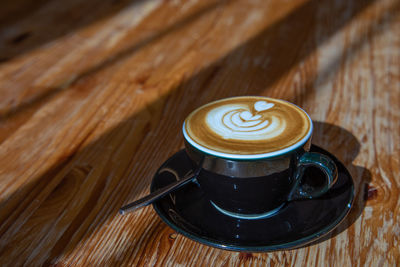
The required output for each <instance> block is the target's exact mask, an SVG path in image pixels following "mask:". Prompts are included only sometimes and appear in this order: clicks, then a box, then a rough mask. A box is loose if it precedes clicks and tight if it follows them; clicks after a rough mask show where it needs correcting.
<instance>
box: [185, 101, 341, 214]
mask: <svg viewBox="0 0 400 267" xmlns="http://www.w3.org/2000/svg"><path fill="white" fill-rule="evenodd" d="M312 131H313V124H312V121H311V119H310V117H309V116H308V114H307V113H306V112H305V111H304V110H303V109H301V108H300V107H298V106H296V105H294V104H292V103H289V102H287V101H284V100H279V99H274V98H268V97H261V96H241V97H231V98H225V99H221V100H217V101H214V102H211V103H208V104H206V105H204V106H201V107H199V108H197V109H196V110H194V111H193V112H192V113H191V114H190V115H189V116H188V117H187V118H186V120H185V122H184V124H183V135H184V139H185V149H186V152H187V154H188V155H189V157H190V159H191V160H192V161H193V163H194V164H195V165H196V166H197V167H198V169H200V170H201V171H200V172H198V173H199V174H198V176H197V178H196V179H197V182H198V184H199V185H200V187H201V189H202V191H203V192H204V194H205V196H206V197H207V198H208V199H209V201H210V202H211V204H212V205H214V207H215V208H216V209H217V210H218V211H220V212H221V213H224V214H225V215H228V216H231V217H235V218H239V219H259V218H265V217H268V216H273V215H274V214H276V213H277V212H279V211H280V210H282V209H283V208H284V207H285V205H286V204H287V203H288V202H290V201H294V200H299V199H310V198H317V197H319V196H321V195H323V194H324V193H326V192H327V191H328V190H329V189H330V188H331V187H332V185H333V184H334V183H335V182H336V180H337V168H336V165H335V163H334V162H333V160H332V159H330V158H329V157H327V156H326V155H323V154H319V153H314V152H309V149H310V146H311V136H312ZM308 167H316V168H318V169H320V170H321V171H322V173H323V175H321V177H323V180H322V181H319V183H317V184H318V185H315V184H309V183H307V182H306V181H305V179H303V174H304V171H305V169H306V168H308Z"/></svg>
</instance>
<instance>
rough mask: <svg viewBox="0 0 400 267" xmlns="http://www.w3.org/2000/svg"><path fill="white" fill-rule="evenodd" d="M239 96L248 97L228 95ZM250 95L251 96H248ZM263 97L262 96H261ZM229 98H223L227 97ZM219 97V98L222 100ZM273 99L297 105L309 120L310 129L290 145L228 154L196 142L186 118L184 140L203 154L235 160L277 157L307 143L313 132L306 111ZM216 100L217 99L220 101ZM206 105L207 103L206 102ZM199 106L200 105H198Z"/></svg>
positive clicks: (311, 123) (183, 128) (183, 126)
mask: <svg viewBox="0 0 400 267" xmlns="http://www.w3.org/2000/svg"><path fill="white" fill-rule="evenodd" d="M240 97H249V96H239V97H229V98H240ZM250 97H251V96H250ZM261 97H263V96H261ZM229 98H223V99H229ZM264 98H271V97H264ZM223 99H220V100H223ZM272 99H274V100H279V101H284V102H286V103H289V104H291V105H293V106H295V107H297V108H298V109H300V110H301V111H303V112H304V114H306V116H307V118H308V120H309V122H310V129H309V131H308V132H307V134H306V135H305V136H304V137H303V138H302V139H300V140H299V141H298V142H296V143H294V144H293V145H291V146H288V147H285V148H282V149H279V150H276V151H272V152H267V153H261V154H247V155H240V154H230V153H224V152H218V151H215V150H212V149H209V148H206V147H204V146H202V145H200V144H198V143H196V142H195V141H194V140H193V139H192V138H191V137H190V136H189V135H188V134H187V132H186V127H185V123H186V119H185V121H184V122H183V125H182V132H183V136H184V138H185V140H186V141H187V142H188V143H189V144H190V145H191V146H193V147H194V148H196V149H197V150H199V151H200V152H203V153H205V154H208V155H211V156H215V157H219V158H225V159H234V160H235V159H236V160H258V159H265V158H271V157H277V156H281V155H283V154H287V153H289V152H291V151H293V150H295V149H297V148H299V147H301V146H303V145H304V144H305V143H307V141H308V140H309V139H310V137H311V134H312V132H313V128H314V127H313V122H312V120H311V118H310V115H308V113H307V112H306V111H305V110H304V109H302V108H301V107H299V106H297V105H296V104H293V103H291V102H289V101H286V100H283V99H277V98H272ZM220 100H217V101H220ZM217 101H213V102H217ZM213 102H210V103H208V104H211V103H213ZM206 105H207V104H206ZM199 108H200V107H199ZM193 112H194V111H193Z"/></svg>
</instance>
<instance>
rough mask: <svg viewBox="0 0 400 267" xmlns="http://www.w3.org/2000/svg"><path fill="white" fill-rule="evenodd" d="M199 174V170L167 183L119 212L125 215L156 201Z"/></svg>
mask: <svg viewBox="0 0 400 267" xmlns="http://www.w3.org/2000/svg"><path fill="white" fill-rule="evenodd" d="M198 174H199V171H196V172H195V173H194V174H193V173H192V174H190V175H188V176H187V177H184V178H183V179H181V180H178V181H176V182H173V183H172V184H169V185H167V186H166V187H163V188H160V189H158V190H156V191H154V192H153V193H151V194H150V195H147V196H145V197H143V198H141V199H139V200H136V201H134V202H132V203H129V204H127V205H125V206H123V207H122V208H120V210H119V213H120V214H121V215H124V214H125V213H127V212H132V211H134V210H137V209H139V208H142V207H144V206H147V205H149V204H151V203H153V202H154V201H156V200H158V199H159V198H162V197H163V196H165V195H167V194H169V193H171V192H173V191H175V190H177V189H178V188H180V187H182V186H184V185H185V184H187V183H189V182H190V181H192V180H194V179H195V178H196V177H197V176H198Z"/></svg>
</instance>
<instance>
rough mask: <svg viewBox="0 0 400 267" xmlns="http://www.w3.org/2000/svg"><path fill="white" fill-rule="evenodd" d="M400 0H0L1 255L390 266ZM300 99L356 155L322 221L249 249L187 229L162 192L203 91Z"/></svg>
mask: <svg viewBox="0 0 400 267" xmlns="http://www.w3.org/2000/svg"><path fill="white" fill-rule="evenodd" d="M399 10H400V2H399V1H396V0H380V1H377V0H375V1H374V0H364V1H347V0H324V1H320V0H308V1H306V0H291V1H280V0H252V1H250V0H248V1H245V0H243V1H239V0H236V1H235V0H231V1H213V0H207V1H196V0H194V1H179V0H173V1H172V0H171V1H158V0H138V1H124V0H122V1H116V0H105V1H96V0H85V1H83V0H72V1H61V0H60V1H46V0H43V1H27V0H18V1H11V0H10V1H3V3H2V6H1V9H0V40H1V41H0V90H1V91H0V92H1V98H0V144H1V146H0V163H1V167H0V175H1V178H0V196H1V199H0V205H1V208H0V236H1V238H0V265H1V266H19V265H23V264H25V265H27V266H39V265H55V266H71V265H72V266H105V265H131V266H139V265H144V266H153V265H157V266H165V265H170V266H200V265H204V266H210V265H216V266H221V265H224V266H236V265H239V264H244V265H249V266H250V265H251V266H269V265H271V266H280V265H290V266H311V265H316V266H322V265H326V266H394V265H395V264H396V263H397V264H398V263H399V262H400V252H399V245H400V243H399V241H400V240H399V239H400V213H399V208H398V206H399V201H400V198H399V195H400V194H399V193H400V178H399V175H400V162H399V161H400V140H399V139H400V13H399V12H400V11H399ZM237 95H263V96H271V97H276V98H282V99H286V100H289V101H291V102H294V103H296V104H298V105H300V106H302V107H304V109H305V110H307V111H308V113H309V114H310V115H311V117H312V119H313V120H314V121H315V132H314V137H313V142H314V143H315V144H317V145H319V146H321V147H323V148H325V149H327V150H329V151H330V152H332V153H333V154H335V155H336V156H337V157H338V158H339V159H340V160H341V161H342V162H343V163H344V164H345V165H346V167H347V168H348V169H349V171H350V173H351V174H352V175H353V178H354V182H355V185H356V200H355V204H354V207H353V209H352V210H351V213H350V214H349V216H348V217H347V218H346V219H345V221H343V222H342V223H341V224H340V225H339V227H338V228H336V229H335V230H334V231H333V232H332V233H330V234H329V235H328V236H327V237H325V238H323V239H322V240H319V241H317V242H314V243H313V244H311V245H307V246H304V247H302V248H299V249H293V250H286V251H279V252H273V253H239V252H230V251H224V250H219V249H214V248H211V247H208V246H204V245H201V244H199V243H197V242H194V241H192V240H190V239H188V238H186V237H184V236H182V235H180V234H176V233H175V232H174V231H173V230H172V229H171V228H169V227H168V226H167V225H166V224H164V223H163V222H162V221H161V219H160V218H159V217H158V216H157V215H156V213H155V212H154V210H153V209H152V208H151V207H146V208H144V209H142V210H140V211H137V212H135V213H132V214H129V215H127V216H121V215H119V214H118V208H119V207H120V206H122V205H123V204H126V203H128V202H130V201H132V200H134V199H136V198H138V197H141V196H144V195H146V194H148V193H149V186H150V183H151V179H152V177H153V174H154V173H155V171H156V170H157V168H158V167H159V166H160V164H161V163H162V162H164V161H165V160H166V159H167V158H168V157H169V156H171V155H172V154H173V153H175V152H176V151H178V150H179V149H180V148H182V147H183V137H182V135H181V125H182V122H183V120H184V118H185V116H186V115H187V114H188V113H189V112H190V111H192V110H193V109H194V108H196V107H198V106H200V105H202V104H204V103H207V102H209V101H212V100H215V99H219V98H223V97H228V96H237Z"/></svg>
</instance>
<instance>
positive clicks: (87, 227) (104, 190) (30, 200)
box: [0, 0, 372, 264]
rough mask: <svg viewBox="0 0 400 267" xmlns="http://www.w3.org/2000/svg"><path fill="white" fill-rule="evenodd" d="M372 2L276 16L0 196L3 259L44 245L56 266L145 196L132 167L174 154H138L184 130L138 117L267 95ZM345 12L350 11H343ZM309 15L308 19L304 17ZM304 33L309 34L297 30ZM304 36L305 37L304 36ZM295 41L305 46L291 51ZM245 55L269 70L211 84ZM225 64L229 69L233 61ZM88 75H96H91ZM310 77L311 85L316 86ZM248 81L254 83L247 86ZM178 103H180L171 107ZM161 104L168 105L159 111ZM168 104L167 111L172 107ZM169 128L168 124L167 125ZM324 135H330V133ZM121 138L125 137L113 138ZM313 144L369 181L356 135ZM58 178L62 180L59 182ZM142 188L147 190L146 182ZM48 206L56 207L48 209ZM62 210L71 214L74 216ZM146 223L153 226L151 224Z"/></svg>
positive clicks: (179, 113)
mask: <svg viewBox="0 0 400 267" xmlns="http://www.w3.org/2000/svg"><path fill="white" fill-rule="evenodd" d="M370 3H372V1H357V2H351V3H350V1H336V0H326V1H319V0H311V1H308V2H305V3H304V4H303V5H301V6H300V7H298V8H297V9H295V10H293V11H292V12H291V13H290V14H288V16H287V17H285V18H282V19H280V20H278V21H277V22H275V23H274V24H272V25H270V26H269V27H268V28H266V29H264V30H263V31H261V32H260V33H259V34H257V35H256V36H255V37H254V38H252V39H250V40H249V41H247V42H246V43H244V44H241V45H240V46H239V47H237V48H235V49H233V50H232V51H231V52H230V53H228V54H227V55H226V56H224V57H223V58H221V59H219V60H218V61H216V62H214V63H213V64H212V65H210V66H208V67H206V68H205V69H203V70H201V71H199V72H198V73H196V74H194V75H193V76H192V77H189V78H187V79H186V80H185V81H184V82H182V83H181V84H180V85H179V86H177V87H176V88H174V89H173V90H170V91H169V92H168V94H166V95H163V96H160V97H159V98H158V99H157V101H155V102H153V103H151V104H150V105H148V106H146V108H145V109H143V110H141V111H140V112H138V113H136V114H134V115H133V116H131V117H130V118H128V119H127V120H125V121H123V122H121V123H120V124H119V125H117V126H116V127H114V128H113V129H112V130H110V131H108V132H106V133H104V134H103V135H102V136H101V137H99V138H98V139H97V140H96V141H94V142H93V143H91V144H90V145H88V146H86V147H79V146H78V147H77V148H76V149H75V150H74V151H71V153H70V154H68V155H66V156H65V158H64V159H62V160H61V161H60V162H59V163H58V164H57V165H56V166H54V167H53V168H52V169H51V170H49V171H48V172H47V173H45V174H44V175H42V176H41V177H38V178H36V179H35V181H34V182H31V183H30V184H27V185H26V186H24V187H23V188H20V189H19V190H18V191H16V192H15V193H14V194H13V195H12V196H10V197H9V198H8V199H7V200H4V201H2V203H1V205H0V206H1V217H0V221H1V222H2V224H1V226H0V235H1V237H2V238H1V239H0V240H1V241H0V258H1V256H3V257H5V255H7V257H9V258H13V257H15V259H19V260H23V259H24V257H27V255H28V256H29V257H30V259H31V260H32V259H33V258H34V257H35V255H36V254H32V255H30V252H32V253H39V252H38V251H40V250H38V247H40V246H41V245H42V244H43V242H44V243H45V244H46V247H47V248H49V247H50V249H49V250H48V251H46V253H45V254H46V255H47V260H46V261H45V262H46V263H48V264H50V263H56V262H57V261H58V259H59V257H61V256H62V255H64V254H68V253H69V252H70V251H72V250H73V249H74V248H75V247H76V246H78V244H80V243H82V242H84V241H85V240H86V239H88V238H90V237H91V236H92V235H93V234H94V233H95V232H96V231H97V230H99V228H101V227H102V226H103V225H104V224H106V223H107V221H108V220H111V218H112V217H115V216H118V209H119V207H121V206H122V205H123V204H124V203H127V202H128V201H130V200H133V199H134V198H135V197H136V196H137V195H140V194H143V191H141V192H139V191H138V190H137V189H138V188H139V187H140V186H139V185H140V184H143V183H150V179H151V177H148V178H146V180H144V179H140V178H139V179H138V178H136V179H135V178H134V177H132V173H131V172H132V169H134V168H135V169H136V170H137V171H138V173H135V177H136V175H139V176H140V174H143V172H142V169H140V168H138V167H137V166H142V167H143V168H144V166H147V168H149V166H150V165H154V167H152V168H153V170H154V171H155V169H156V168H157V166H158V165H159V164H161V163H162V161H163V160H164V159H166V157H167V156H168V155H163V157H154V159H151V160H152V162H151V163H149V162H148V161H149V160H150V159H148V158H142V157H140V155H138V154H139V153H140V151H146V150H152V151H153V150H154V153H156V152H157V151H158V148H157V146H159V145H161V144H164V146H166V147H169V149H171V153H172V152H173V151H176V150H177V149H178V147H179V146H180V145H181V138H179V137H177V133H178V132H180V131H179V130H177V131H176V132H173V131H167V132H163V133H160V132H159V134H158V135H157V136H152V135H151V134H148V133H149V132H155V131H156V129H155V128H154V124H151V123H150V121H147V122H146V123H144V124H143V125H142V124H140V122H143V121H146V120H149V116H150V118H156V119H157V120H158V122H160V123H161V125H162V122H163V120H164V121H168V122H171V125H168V129H180V128H181V123H182V121H183V120H184V117H185V116H186V115H187V114H188V113H189V112H190V111H191V110H193V108H194V107H196V106H199V105H201V104H203V103H206V102H209V101H211V100H214V99H217V98H221V97H228V96H235V95H245V94H247V95H257V94H263V95H264V94H265V93H266V92H267V90H270V89H271V88H270V87H271V86H272V85H273V83H274V82H275V81H277V80H278V79H279V78H280V77H282V75H284V74H285V73H287V71H288V70H289V69H291V68H293V67H294V66H296V65H297V64H298V63H299V62H301V61H302V60H303V59H304V58H305V57H307V56H308V55H310V54H311V53H312V52H314V51H315V50H316V49H317V47H318V46H319V45H321V44H322V43H323V42H325V41H326V40H327V39H329V38H330V37H331V36H332V35H333V34H335V33H336V32H337V31H339V30H340V29H341V28H343V27H344V26H345V25H346V24H347V23H349V22H350V21H351V20H352V18H353V17H355V16H357V15H358V14H359V13H360V12H361V11H362V10H363V9H364V8H366V7H367V6H368V5H369V4H370ZM319 9H321V10H322V9H325V10H328V13H327V14H329V16H330V17H331V18H332V19H334V21H332V23H331V24H330V26H331V27H330V28H329V29H327V30H326V32H324V33H323V35H322V36H320V37H321V38H320V39H319V40H318V41H316V38H315V35H316V32H315V25H314V23H315V22H316V19H315V18H313V16H315V12H316V10H319ZM343 10H347V11H348V12H343ZM304 18H310V19H309V20H305V19H304ZM335 19H336V20H335ZM302 31H303V32H304V33H307V35H305V36H303V35H302V34H299V32H300V33H301V32H302ZM279 32H284V33H285V34H284V36H283V35H279ZM298 38H301V39H300V40H299V39H298ZM266 41H268V42H269V46H268V47H266V48H265V46H264V43H265V42H266ZM293 44H296V45H298V46H299V47H298V48H297V49H293V46H292V45H293ZM123 55H124V56H125V57H126V56H129V54H124V53H123ZM282 55H285V56H282ZM244 56H245V57H247V58H249V59H254V58H256V57H258V58H259V57H262V58H267V57H268V58H269V65H268V66H269V67H268V68H267V69H264V68H260V67H259V66H258V67H257V66H252V67H249V68H246V69H243V70H239V71H238V72H237V73H236V74H238V75H241V77H242V80H240V81H238V82H237V83H236V86H233V87H232V88H231V89H230V91H229V92H227V91H218V86H217V85H215V84H214V83H213V82H214V81H216V80H217V79H218V74H219V72H220V71H223V69H224V67H226V66H225V65H224V63H230V62H234V61H235V59H236V58H243V57H244ZM335 60H340V59H335ZM226 65H227V66H230V65H229V64H226ZM99 67H100V68H103V67H107V66H106V65H105V66H99ZM332 71H335V70H332ZM245 73H246V74H250V73H251V74H252V75H248V76H246V75H244V74H245ZM90 74H91V75H92V74H95V73H93V72H90ZM236 77H238V76H237V75H233V76H232V77H231V79H232V80H235V79H236ZM244 77H247V79H248V80H243V79H244ZM249 77H250V78H249ZM255 77H256V78H255ZM311 82H312V81H310V82H308V83H306V84H309V85H310V86H311V84H312V83H311ZM245 83H247V84H248V85H249V86H244V85H245ZM204 88H207V90H204ZM310 90H314V89H313V88H312V87H307V88H301V91H302V92H301V97H302V98H304V99H298V97H299V96H298V95H287V94H286V95H285V94H283V95H284V96H285V98H287V99H288V100H290V101H292V102H295V103H302V102H303V101H304V100H305V99H306V98H307V97H308V96H309V93H308V92H309V91H310ZM211 92H212V93H211ZM183 99H184V101H183ZM176 103H180V104H179V105H175V106H176V107H175V108H172V107H173V106H174V104H176ZM159 106H161V107H164V108H163V109H161V110H160V109H159V108H158V107H159ZM167 106H168V107H169V108H166V107H167ZM174 116H175V117H176V119H175V120H173V121H172V120H168V118H171V117H174ZM163 126H165V127H167V126H166V125H163ZM138 132H141V133H142V135H143V136H144V137H145V138H143V140H135V138H137V137H135V136H137V135H135V134H136V133H138ZM323 133H326V134H325V135H324V134H323ZM89 135H90V134H89ZM89 135H88V137H89ZM121 136H122V137H123V138H121ZM324 138H341V140H342V141H343V142H344V144H346V145H343V146H341V147H340V148H337V147H332V145H333V144H338V142H337V141H336V142H332V143H331V142H329V140H328V139H324ZM120 139H121V140H123V142H116V141H115V140H117V141H118V140H120ZM336 140H337V139H336ZM83 142H84V140H83V141H82V143H83ZM314 142H315V143H316V144H317V145H320V146H322V147H323V148H325V149H327V150H328V151H330V152H332V153H333V154H335V155H336V156H337V157H338V158H339V159H340V160H342V161H343V162H344V163H345V165H346V166H347V167H348V168H349V170H350V172H351V174H352V175H353V177H354V178H355V182H356V185H361V184H363V183H366V182H368V180H369V176H370V174H369V172H368V171H367V170H365V169H362V168H361V167H358V166H353V165H352V164H351V162H352V160H353V159H354V157H355V156H356V154H357V153H358V151H359V146H360V144H359V142H358V141H357V139H356V138H355V137H354V136H353V135H352V134H351V133H349V132H347V131H346V130H344V129H342V128H340V127H338V126H333V125H329V124H324V123H316V132H315V138H314ZM144 146H147V147H144ZM350 148H351V149H350ZM110 151H111V152H110ZM121 151H122V152H121ZM349 151H350V152H351V153H349ZM91 153H104V155H105V157H108V161H105V162H106V163H107V166H105V167H104V166H103V165H102V166H97V165H96V166H94V165H91V164H87V163H85V162H84V160H82V158H84V156H85V155H87V154H91ZM121 155H123V157H122V156H121ZM118 156H119V157H118ZM114 158H117V159H121V160H123V164H122V163H120V162H119V163H118V164H117V163H116V162H115V160H114ZM99 164H100V163H99ZM121 165H122V166H121ZM99 168H100V169H101V174H99V175H98V176H95V175H93V173H95V170H97V169H99ZM119 169H122V171H123V173H122V174H120V175H115V174H114V170H119ZM61 174H62V175H61ZM60 175H61V176H60ZM56 179H59V181H57V180H56ZM56 182H57V183H58V185H57V187H55V188H54V190H53V191H52V192H51V193H50V194H49V195H48V196H47V197H46V200H45V201H43V202H41V203H39V204H35V203H38V202H35V200H36V199H38V198H40V196H41V194H42V192H43V191H45V190H46V188H47V186H48V185H49V184H52V183H56ZM83 186H87V187H88V189H89V190H90V194H87V195H88V197H87V198H85V199H81V195H80V194H79V192H80V191H79V189H80V188H81V187H83ZM142 188H144V187H143V186H142ZM360 195H362V194H358V197H357V200H356V205H355V207H354V208H353V210H352V212H351V214H350V215H349V216H348V218H347V219H346V221H345V222H344V223H342V224H341V226H339V228H337V230H335V231H334V232H333V234H335V233H336V234H337V233H340V232H341V231H343V230H345V229H346V228H347V227H348V226H350V225H351V224H352V223H353V222H354V221H355V220H356V219H357V218H358V216H359V214H360V213H361V211H362V209H363V207H364V202H363V201H362V197H360ZM55 207H56V208H55ZM48 210H51V211H52V212H48ZM64 212H67V213H68V212H69V213H68V216H67V215H65V213H64ZM74 212H75V213H74ZM21 214H22V215H21ZM133 216H136V215H133ZM26 218H28V219H26ZM38 218H40V220H39V219H38ZM60 218H61V219H64V220H67V221H68V224H67V225H68V226H67V227H64V228H62V229H60V230H59V231H58V232H56V234H57V236H58V238H57V241H56V242H54V241H52V240H53V239H51V238H49V240H50V241H48V242H49V243H46V238H45V237H46V236H42V235H43V233H46V234H47V233H49V232H50V231H54V229H55V227H56V224H57V223H58V222H59V220H60ZM35 220H37V221H35ZM158 223H160V222H158ZM148 227H151V224H150V226H147V228H148ZM147 228H146V227H141V228H139V229H138V231H139V232H137V233H135V234H136V235H138V236H145V235H146V237H144V240H142V239H141V238H140V240H141V241H140V242H142V243H138V242H139V240H131V241H130V243H129V244H130V246H127V247H124V248H121V249H123V250H124V251H120V252H119V253H118V255H130V253H131V252H129V253H128V251H132V250H133V249H134V247H135V246H138V245H141V244H144V243H146V240H150V239H151V238H156V237H154V236H152V233H153V234H155V235H156V234H157V233H154V232H152V231H150V230H149V229H147ZM146 229H147V230H149V231H150V234H149V233H148V232H146ZM15 233H17V234H15ZM46 234H44V235H46ZM149 242H150V241H149ZM150 243H151V242H150ZM21 244H24V246H25V247H24V248H23V251H22V252H21V251H18V250H16V249H15V248H18V247H20V246H21ZM149 249H151V248H149ZM24 253H25V254H24ZM143 253H145V252H143ZM3 259H4V258H3ZM120 260H121V259H118V258H110V259H108V263H110V262H114V263H115V264H117V263H118V262H119V261H120ZM0 261H1V260H0Z"/></svg>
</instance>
